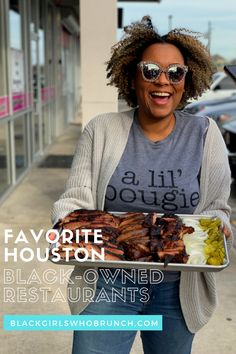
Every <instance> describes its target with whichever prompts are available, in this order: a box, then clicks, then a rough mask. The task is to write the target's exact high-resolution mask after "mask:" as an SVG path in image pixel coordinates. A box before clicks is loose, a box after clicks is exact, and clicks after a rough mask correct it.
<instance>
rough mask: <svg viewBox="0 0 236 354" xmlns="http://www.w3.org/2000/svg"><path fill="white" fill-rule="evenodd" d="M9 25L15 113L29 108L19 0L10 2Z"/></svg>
mask: <svg viewBox="0 0 236 354" xmlns="http://www.w3.org/2000/svg"><path fill="white" fill-rule="evenodd" d="M9 6H10V10H9V24H10V47H11V77H12V82H11V90H12V104H13V113H16V112H18V111H21V110H23V109H25V108H26V107H27V101H28V100H27V95H26V92H25V74H24V51H23V45H22V43H23V40H22V23H21V22H22V15H21V11H20V2H19V0H10V4H9Z"/></svg>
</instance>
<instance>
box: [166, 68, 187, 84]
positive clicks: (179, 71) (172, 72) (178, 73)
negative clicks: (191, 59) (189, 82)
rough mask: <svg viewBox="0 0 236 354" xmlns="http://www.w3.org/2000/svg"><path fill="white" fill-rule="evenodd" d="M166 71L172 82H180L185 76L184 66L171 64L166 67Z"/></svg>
mask: <svg viewBox="0 0 236 354" xmlns="http://www.w3.org/2000/svg"><path fill="white" fill-rule="evenodd" d="M167 73H168V77H169V80H170V81H171V82H173V83H178V82H180V81H181V80H183V78H184V76H185V70H184V68H183V67H181V66H178V65H174V66H171V67H170V68H169V69H168V71H167Z"/></svg>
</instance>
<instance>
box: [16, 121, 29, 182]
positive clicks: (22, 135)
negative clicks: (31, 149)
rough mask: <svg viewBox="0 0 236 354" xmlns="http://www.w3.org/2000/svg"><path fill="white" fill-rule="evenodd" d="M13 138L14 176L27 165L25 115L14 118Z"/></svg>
mask: <svg viewBox="0 0 236 354" xmlns="http://www.w3.org/2000/svg"><path fill="white" fill-rule="evenodd" d="M14 140H15V166H16V178H17V177H19V176H20V175H21V173H22V172H23V171H24V170H25V169H26V167H27V136H26V116H25V115H24V116H21V117H18V118H16V119H15V120H14Z"/></svg>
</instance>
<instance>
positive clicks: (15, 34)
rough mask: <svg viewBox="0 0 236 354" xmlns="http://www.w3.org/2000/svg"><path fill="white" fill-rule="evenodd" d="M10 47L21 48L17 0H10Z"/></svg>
mask: <svg viewBox="0 0 236 354" xmlns="http://www.w3.org/2000/svg"><path fill="white" fill-rule="evenodd" d="M9 17H10V18H9V21H10V47H11V48H15V49H18V50H22V31H21V15H20V9H19V1H18V0H10V11H9Z"/></svg>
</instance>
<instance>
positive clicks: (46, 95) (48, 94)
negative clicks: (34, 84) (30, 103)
mask: <svg viewBox="0 0 236 354" xmlns="http://www.w3.org/2000/svg"><path fill="white" fill-rule="evenodd" d="M54 97H55V87H54V86H48V87H43V88H41V98H42V101H43V102H47V101H50V100H51V99H53V98H54Z"/></svg>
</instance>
